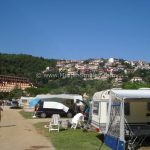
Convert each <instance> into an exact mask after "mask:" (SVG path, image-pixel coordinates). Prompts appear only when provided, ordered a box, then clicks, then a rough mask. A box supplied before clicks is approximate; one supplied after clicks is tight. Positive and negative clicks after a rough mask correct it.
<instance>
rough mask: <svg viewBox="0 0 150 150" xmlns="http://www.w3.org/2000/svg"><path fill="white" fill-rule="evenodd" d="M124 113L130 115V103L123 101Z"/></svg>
mask: <svg viewBox="0 0 150 150" xmlns="http://www.w3.org/2000/svg"><path fill="white" fill-rule="evenodd" d="M124 114H125V115H126V116H129V115H130V103H125V104H124Z"/></svg>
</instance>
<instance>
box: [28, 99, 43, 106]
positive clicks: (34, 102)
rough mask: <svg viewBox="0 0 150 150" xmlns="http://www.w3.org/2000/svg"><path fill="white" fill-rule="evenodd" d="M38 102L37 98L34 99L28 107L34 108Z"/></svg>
mask: <svg viewBox="0 0 150 150" xmlns="http://www.w3.org/2000/svg"><path fill="white" fill-rule="evenodd" d="M39 101H40V99H39V98H37V97H35V98H33V99H32V100H31V101H30V102H29V107H34V106H35V105H36V104H37V103H38V102H39Z"/></svg>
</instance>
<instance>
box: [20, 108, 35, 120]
mask: <svg viewBox="0 0 150 150" xmlns="http://www.w3.org/2000/svg"><path fill="white" fill-rule="evenodd" d="M19 113H20V114H21V115H22V116H23V117H24V118H26V119H32V116H33V112H24V111H23V110H21V111H19Z"/></svg>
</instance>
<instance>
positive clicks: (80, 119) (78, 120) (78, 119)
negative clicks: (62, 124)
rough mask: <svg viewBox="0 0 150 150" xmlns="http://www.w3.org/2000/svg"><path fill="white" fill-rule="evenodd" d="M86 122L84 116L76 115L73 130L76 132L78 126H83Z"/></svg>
mask: <svg viewBox="0 0 150 150" xmlns="http://www.w3.org/2000/svg"><path fill="white" fill-rule="evenodd" d="M83 121H84V116H83V114H81V113H78V114H76V115H75V116H74V117H73V118H72V122H71V124H72V126H71V128H73V129H74V130H75V129H76V128H77V127H78V126H80V127H81V126H82V123H83Z"/></svg>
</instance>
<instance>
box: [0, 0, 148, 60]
mask: <svg viewBox="0 0 150 150" xmlns="http://www.w3.org/2000/svg"><path fill="white" fill-rule="evenodd" d="M0 52H1V53H13V54H31V55H33V56H40V57H45V58H54V59H75V60H80V59H88V58H111V57H113V58H122V59H127V60H144V61H148V62H150V0H0Z"/></svg>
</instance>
